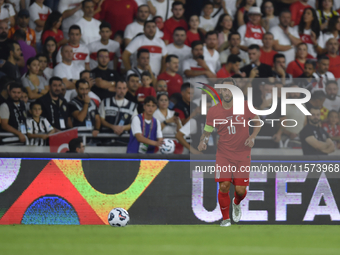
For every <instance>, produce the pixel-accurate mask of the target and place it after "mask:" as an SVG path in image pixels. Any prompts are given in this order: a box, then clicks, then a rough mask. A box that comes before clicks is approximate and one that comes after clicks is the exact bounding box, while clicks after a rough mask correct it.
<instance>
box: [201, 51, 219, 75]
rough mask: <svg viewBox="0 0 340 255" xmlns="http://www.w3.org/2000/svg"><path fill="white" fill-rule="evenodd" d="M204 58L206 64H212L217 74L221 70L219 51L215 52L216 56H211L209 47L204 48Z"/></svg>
mask: <svg viewBox="0 0 340 255" xmlns="http://www.w3.org/2000/svg"><path fill="white" fill-rule="evenodd" d="M203 56H204V60H205V62H206V63H207V64H208V63H210V64H211V66H213V67H214V70H215V72H218V70H220V69H221V63H220V53H218V51H217V50H214V55H212V56H211V55H210V53H209V51H208V49H207V46H204V47H203Z"/></svg>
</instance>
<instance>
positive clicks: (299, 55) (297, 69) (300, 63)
mask: <svg viewBox="0 0 340 255" xmlns="http://www.w3.org/2000/svg"><path fill="white" fill-rule="evenodd" d="M307 55H308V48H307V44H306V43H304V42H302V43H299V44H298V46H297V51H296V59H295V60H294V61H292V62H290V63H289V64H288V66H287V70H286V71H287V73H289V74H291V75H292V76H293V78H297V77H299V76H301V75H302V74H303V71H304V69H305V63H306V60H307Z"/></svg>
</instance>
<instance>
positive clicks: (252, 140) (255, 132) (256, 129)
mask: <svg viewBox="0 0 340 255" xmlns="http://www.w3.org/2000/svg"><path fill="white" fill-rule="evenodd" d="M256 119H258V121H254V122H255V123H254V126H255V125H257V126H256V127H253V133H252V134H251V135H250V136H249V137H248V138H247V140H246V141H245V143H244V145H245V146H248V147H250V148H252V147H253V146H254V144H255V138H256V136H257V135H258V134H259V132H260V130H261V126H260V125H258V124H260V118H259V116H258V115H255V117H254V118H253V120H256Z"/></svg>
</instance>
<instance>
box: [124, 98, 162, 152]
mask: <svg viewBox="0 0 340 255" xmlns="http://www.w3.org/2000/svg"><path fill="white" fill-rule="evenodd" d="M156 109H157V102H156V99H155V98H154V97H152V96H149V97H146V98H145V101H144V112H143V113H142V114H139V115H137V116H135V117H134V118H133V119H132V123H131V131H130V140H129V144H128V147H127V153H142V154H145V153H154V151H155V147H158V146H161V145H162V143H163V134H162V127H161V123H160V122H159V120H157V119H155V118H154V117H152V116H153V114H154V112H155V110H156Z"/></svg>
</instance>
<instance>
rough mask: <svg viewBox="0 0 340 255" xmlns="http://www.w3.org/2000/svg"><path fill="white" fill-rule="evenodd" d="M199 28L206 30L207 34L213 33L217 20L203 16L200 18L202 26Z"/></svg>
mask: <svg viewBox="0 0 340 255" xmlns="http://www.w3.org/2000/svg"><path fill="white" fill-rule="evenodd" d="M198 27H199V28H202V29H204V30H205V31H206V32H209V31H212V30H214V29H215V20H214V19H212V18H210V19H206V18H204V17H203V16H200V25H199V26H198Z"/></svg>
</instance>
